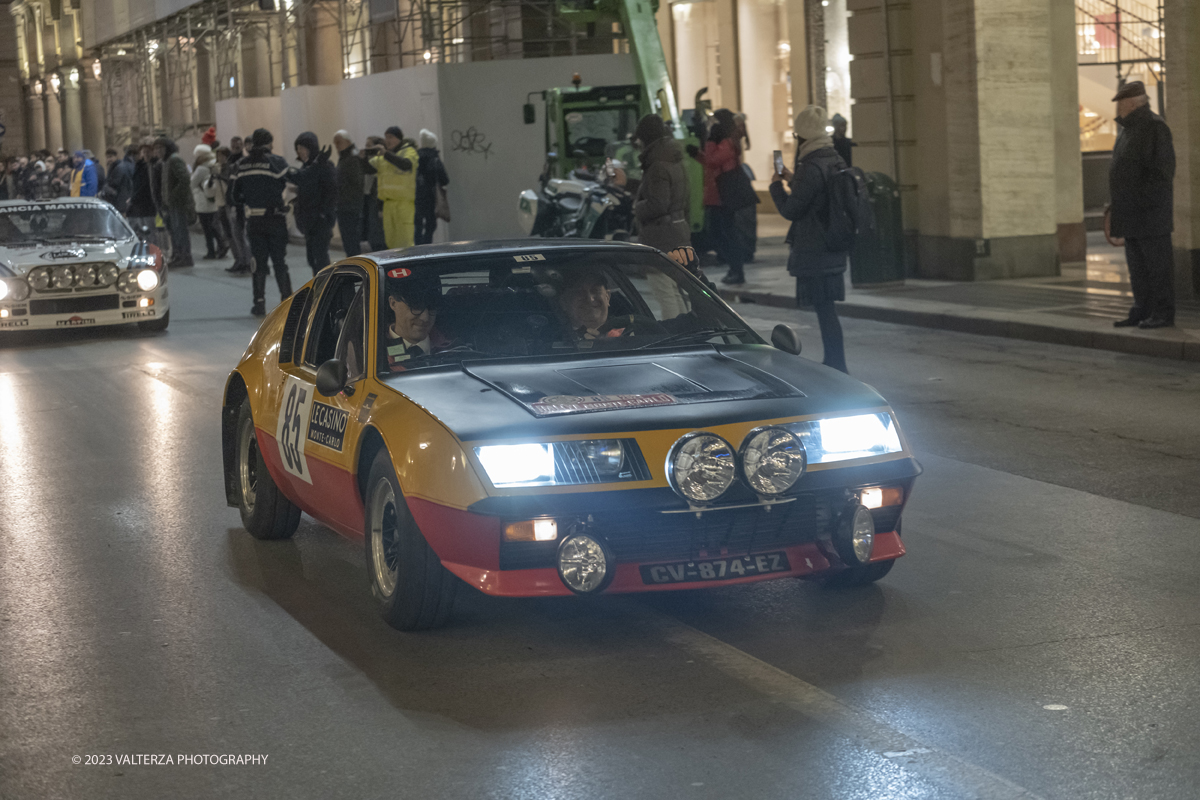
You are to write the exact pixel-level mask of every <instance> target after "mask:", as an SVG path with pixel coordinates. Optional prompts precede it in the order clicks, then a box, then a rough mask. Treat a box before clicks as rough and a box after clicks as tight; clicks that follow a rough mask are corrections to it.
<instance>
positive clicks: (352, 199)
mask: <svg viewBox="0 0 1200 800" xmlns="http://www.w3.org/2000/svg"><path fill="white" fill-rule="evenodd" d="M363 166H364V164H363V160H362V159H361V158H360V157H359V155H358V148H357V147H355V146H354V145H350V146H349V147H347V148H346V149H345V150H339V151H338V163H337V184H338V195H337V206H338V213H339V214H354V215H358V214H362V207H363V181H364V178H365V171H364V170H363Z"/></svg>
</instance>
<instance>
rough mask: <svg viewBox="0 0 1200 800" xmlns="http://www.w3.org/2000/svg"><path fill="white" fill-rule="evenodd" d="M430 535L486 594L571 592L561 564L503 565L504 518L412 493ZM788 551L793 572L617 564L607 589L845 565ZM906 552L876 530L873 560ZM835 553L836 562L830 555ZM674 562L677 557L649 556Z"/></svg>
mask: <svg viewBox="0 0 1200 800" xmlns="http://www.w3.org/2000/svg"><path fill="white" fill-rule="evenodd" d="M408 506H409V508H410V509H411V510H412V512H413V516H414V517H415V518H416V520H417V524H418V525H419V526H420V528H421V530H422V532H424V533H425V538H426V539H428V540H429V544H430V546H431V547H432V548H433V550H434V552H435V553H437V554H438V557H439V558H441V560H442V565H443V566H444V567H446V569H448V570H450V571H451V572H453V573H454V574H455V575H457V576H458V577H459V578H461V579H462V580H464V581H465V582H467V583H468V584H470V585H471V586H474V587H475V588H476V589H478V590H480V591H481V592H483V593H485V594H490V595H496V596H498V597H540V596H547V595H569V594H572V592H571V590H570V589H568V588H567V587H566V586H565V585H564V584H563V582H562V580H561V579H560V578H559V577H558V570H556V569H552V568H542V569H513V570H501V569H500V568H499V564H500V520H498V519H497V518H495V517H483V516H480V515H478V514H472V513H470V512H467V511H458V510H455V509H451V508H447V507H445V506H441V505H438V504H436V503H430V502H428V501H425V500H416V499H409V501H408ZM783 550H784V552H785V553H787V557H788V563H789V564H791V566H792V570H791V571H790V572H773V573H770V574H768V575H751V576H747V577H741V578H731V579H728V580H714V581H688V582H685V583H665V584H664V583H659V584H647V583H644V582H643V581H642V574H641V571H640V570H639V567H640V566H642V564H618V565H617V574H616V575H615V576H614V577H613V581H612V583H611V584H610V585H609V586H608V588H607V589H605V590H604V591H605V592H661V591H671V590H674V589H699V588H711V587H713V586H728V585H730V584H736V583H755V582H757V581H769V580H773V579H775V578H803V577H808V576H812V575H818V574H820V573H822V572H832V571H836V570H838V569H839V568H840V567H839V566H838V564H837V562H836V556H832V552H830V553H829V555H827V554H826V551H825V550H824V549H823V548H822V546H821V545H820V544H815V543H810V544H800V545H795V546H793V547H786V548H784V549H783ZM902 555H904V544H903V542H901V541H900V536H899V535H898V534H897V533H896V532H895V531H888V532H887V533H879V534H876V535H875V547H874V548H873V549H872V551H871V561H888V560H891V559H894V558H899V557H900V556H902ZM831 556H832V557H833V558H834V559H835V560H834V562H831V561H830V557H831ZM645 563H646V564H653V563H675V562H645Z"/></svg>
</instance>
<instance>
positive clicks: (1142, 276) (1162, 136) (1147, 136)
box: [1108, 81, 1175, 328]
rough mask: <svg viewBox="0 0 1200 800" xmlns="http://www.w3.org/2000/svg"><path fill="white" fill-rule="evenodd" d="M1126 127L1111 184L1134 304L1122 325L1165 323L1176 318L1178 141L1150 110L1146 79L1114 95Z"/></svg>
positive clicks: (1113, 222)
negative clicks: (1173, 243) (1173, 241)
mask: <svg viewBox="0 0 1200 800" xmlns="http://www.w3.org/2000/svg"><path fill="white" fill-rule="evenodd" d="M1113 100H1114V101H1116V103H1117V123H1118V124H1119V125H1120V126H1121V132H1120V134H1118V135H1117V142H1116V144H1115V145H1114V147H1113V157H1112V166H1111V167H1110V168H1109V173H1108V184H1109V191H1110V194H1111V196H1112V205H1111V206H1110V208H1109V213H1110V218H1109V234H1110V235H1111V237H1112V238H1113V239H1114V240H1119V239H1124V240H1125V260H1126V262H1128V264H1129V283H1130V285H1131V286H1132V288H1133V307H1132V308H1130V309H1129V316H1128V317H1127V318H1126V319H1123V320H1118V321H1117V322H1114V323H1113V324H1114V325H1115V326H1116V327H1118V328H1124V327H1129V326H1132V325H1137V326H1138V327H1139V328H1165V327H1167V326H1170V325H1174V324H1175V284H1174V252H1173V250H1172V247H1171V232H1172V231H1173V230H1174V213H1175V212H1174V202H1173V190H1174V181H1175V147H1174V145H1173V144H1172V143H1171V129H1170V128H1168V127H1167V123H1166V122H1165V121H1164V120H1163V118H1162V117H1160V116H1159V115H1158V114H1155V113H1154V112H1153V111H1151V110H1150V105H1149V104H1150V98H1149V97H1147V96H1146V87H1145V86H1144V85H1143V84H1142V82H1141V81H1132V82H1131V83H1127V84H1125V86H1123V87H1121V89H1120V91H1118V92H1117V94H1116V96H1115V97H1114V98H1113Z"/></svg>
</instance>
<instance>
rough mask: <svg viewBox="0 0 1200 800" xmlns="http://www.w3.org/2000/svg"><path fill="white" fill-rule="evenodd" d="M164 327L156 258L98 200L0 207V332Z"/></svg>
mask: <svg viewBox="0 0 1200 800" xmlns="http://www.w3.org/2000/svg"><path fill="white" fill-rule="evenodd" d="M131 322H135V323H137V325H138V327H139V328H141V329H142V330H146V331H161V330H165V329H166V327H167V324H168V323H169V322H170V313H169V307H168V305H167V269H166V264H165V263H164V262H163V257H162V252H161V251H160V250H159V249H158V248H157V247H155V246H154V245H152V244H147V243H145V242H143V241H141V240H140V239H139V238H138V237H137V234H135V233H134V232H133V229H132V228H130V227H129V225H128V223H126V221H125V218H124V217H122V216H121V215H120V214H118V213H117V210H116V209H115V208H113V207H112V206H111V205H109V204H108V203H106V202H104V201H103V200H97V199H95V198H92V197H60V198H56V199H54V200H44V201H36V202H30V201H25V200H7V201H3V202H0V333H2V332H4V331H9V330H14V329H15V330H36V329H46V328H74V327H85V326H86V327H91V326H95V325H123V324H127V323H131Z"/></svg>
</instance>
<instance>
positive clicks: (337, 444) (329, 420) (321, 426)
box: [308, 402, 350, 453]
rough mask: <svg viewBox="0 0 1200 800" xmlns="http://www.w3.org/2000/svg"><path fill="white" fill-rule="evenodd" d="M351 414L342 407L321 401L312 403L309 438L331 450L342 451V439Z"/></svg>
mask: <svg viewBox="0 0 1200 800" xmlns="http://www.w3.org/2000/svg"><path fill="white" fill-rule="evenodd" d="M349 419H350V415H349V414H348V413H346V412H345V411H342V410H341V409H340V408H335V407H333V406H330V405H326V404H325V403H321V402H314V403H313V405H312V416H311V417H310V418H309V421H308V440H309V441H310V442H313V443H314V444H319V445H321V446H322V447H328V448H329V449H330V450H337V451H338V452H339V453H340V452H342V441H343V439H344V438H345V436H346V422H347V421H348V420H349Z"/></svg>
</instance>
